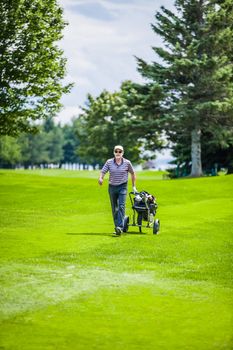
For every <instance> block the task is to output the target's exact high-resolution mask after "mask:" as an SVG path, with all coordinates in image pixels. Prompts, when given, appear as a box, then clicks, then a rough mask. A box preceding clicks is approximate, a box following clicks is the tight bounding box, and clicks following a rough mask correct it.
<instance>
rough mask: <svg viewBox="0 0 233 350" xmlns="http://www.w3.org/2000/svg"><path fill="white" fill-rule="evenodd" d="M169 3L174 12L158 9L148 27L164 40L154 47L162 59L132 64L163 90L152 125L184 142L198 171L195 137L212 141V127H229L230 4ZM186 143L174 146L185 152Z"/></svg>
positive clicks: (232, 84) (232, 99) (232, 93)
mask: <svg viewBox="0 0 233 350" xmlns="http://www.w3.org/2000/svg"><path fill="white" fill-rule="evenodd" d="M175 6H176V8H177V14H174V13H172V12H171V11H169V10H167V9H165V8H164V7H162V8H161V12H158V13H157V14H156V16H155V17H156V21H157V22H156V24H155V25H153V26H152V28H153V30H154V31H155V33H157V34H159V35H160V36H161V37H162V39H163V40H164V43H165V48H160V47H155V48H154V51H155V53H156V55H157V56H159V58H160V62H161V59H162V63H158V62H154V63H152V64H147V63H146V62H145V61H143V60H141V59H138V67H139V71H140V72H141V74H142V75H143V76H144V77H145V78H147V79H149V81H150V83H151V84H153V83H154V84H155V85H158V84H159V86H161V87H162V88H163V91H164V94H165V95H164V99H163V101H161V108H162V113H160V114H159V115H155V118H156V119H157V123H158V124H160V128H164V130H165V131H166V134H167V137H168V139H169V141H171V142H172V143H173V144H177V143H179V142H181V140H186V142H187V140H189V142H190V143H191V145H192V150H193V151H192V154H191V157H192V159H190V158H191V157H189V160H192V166H193V167H194V164H195V165H198V164H199V169H198V166H197V167H196V169H193V175H195V171H196V172H197V174H199V175H200V174H201V168H200V165H201V162H200V160H201V159H200V152H198V148H200V146H201V144H200V142H201V141H200V140H198V137H197V135H198V134H200V133H202V134H203V135H204V134H208V133H211V134H212V135H213V139H215V143H216V144H217V143H218V135H217V134H218V131H216V135H215V134H214V130H218V129H219V128H220V129H222V128H225V129H229V128H230V129H231V130H232V128H233V118H232V113H233V108H232V106H233V79H232V77H233V75H232V72H233V70H232V69H233V66H232V60H231V57H232V47H233V39H232V38H233V27H232V18H233V11H232V2H230V1H228V0H225V1H221V2H220V3H219V4H218V2H217V3H216V2H209V1H205V0H204V1H194V0H177V1H176V3H175ZM151 110H153V107H151ZM192 136H193V138H192ZM228 140H229V138H228ZM226 141H227V139H226ZM191 145H189V146H188V145H187V144H186V143H185V144H183V145H182V144H181V145H180V146H178V147H180V148H184V149H187V148H188V147H189V149H190V151H191ZM228 146H230V144H228ZM204 147H205V145H203V148H204ZM213 152H214V150H213Z"/></svg>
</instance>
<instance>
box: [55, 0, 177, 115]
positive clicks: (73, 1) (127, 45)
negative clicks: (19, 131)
mask: <svg viewBox="0 0 233 350" xmlns="http://www.w3.org/2000/svg"><path fill="white" fill-rule="evenodd" d="M59 1H60V4H61V5H62V6H63V7H64V17H65V19H66V20H67V21H68V22H69V25H68V26H67V27H66V29H65V31H64V39H63V41H62V43H61V45H62V48H63V49H64V53H65V56H66V57H67V59H68V62H67V71H68V76H67V78H66V81H73V82H74V83H75V88H73V90H72V92H71V93H70V94H69V95H66V96H64V97H63V99H62V102H63V104H64V106H65V107H67V108H65V109H64V110H63V112H62V116H63V117H62V118H64V115H65V113H66V112H67V113H68V111H71V109H72V108H78V106H79V105H83V103H84V101H85V98H86V95H87V93H91V94H93V95H94V96H96V95H98V94H99V93H100V92H101V91H102V90H103V89H107V90H109V91H114V90H117V89H118V88H119V86H120V84H121V82H122V81H123V80H126V79H131V80H134V81H142V78H141V76H140V74H139V73H138V72H137V64H136V61H135V58H134V55H136V56H138V57H141V58H144V59H145V60H147V61H152V60H153V59H155V56H154V53H153V50H152V49H151V46H156V45H159V46H160V45H161V40H160V38H159V37H157V36H156V35H155V34H154V32H153V31H152V29H151V26H150V23H154V14H155V13H156V11H157V10H159V7H160V6H161V5H164V6H166V7H170V8H171V3H172V0H158V1H157V2H156V3H155V1H154V0H130V1H129V0H128V1H127V0H125V1H123V0H117V1H116V0H85V1H84V0H59ZM80 6H81V7H80ZM93 7H94V8H95V10H96V18H94V17H93V14H94V11H93ZM97 10H98V11H97ZM71 106H72V107H71ZM73 106H77V107H73ZM59 118H60V117H59ZM67 118H68V116H67Z"/></svg>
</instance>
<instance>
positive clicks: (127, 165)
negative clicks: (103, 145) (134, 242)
mask: <svg viewBox="0 0 233 350" xmlns="http://www.w3.org/2000/svg"><path fill="white" fill-rule="evenodd" d="M123 155H124V149H123V147H122V146H121V145H117V146H115V147H114V158H110V159H108V160H107V161H106V163H105V164H104V166H103V168H102V170H101V172H100V176H99V184H100V185H102V184H103V181H104V175H105V174H106V173H107V172H109V174H110V176H109V187H108V193H109V197H110V201H111V206H112V215H113V220H114V225H115V233H116V234H117V235H120V234H121V233H122V232H123V224H124V217H125V202H126V195H127V183H128V173H130V174H131V180H132V186H133V191H134V192H137V190H136V187H135V184H136V175H135V171H134V169H133V166H132V164H131V162H130V161H129V160H128V159H126V158H123Z"/></svg>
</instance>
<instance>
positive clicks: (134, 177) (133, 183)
mask: <svg viewBox="0 0 233 350" xmlns="http://www.w3.org/2000/svg"><path fill="white" fill-rule="evenodd" d="M131 180H132V187H133V192H134V193H136V192H137V189H136V174H135V172H133V173H131Z"/></svg>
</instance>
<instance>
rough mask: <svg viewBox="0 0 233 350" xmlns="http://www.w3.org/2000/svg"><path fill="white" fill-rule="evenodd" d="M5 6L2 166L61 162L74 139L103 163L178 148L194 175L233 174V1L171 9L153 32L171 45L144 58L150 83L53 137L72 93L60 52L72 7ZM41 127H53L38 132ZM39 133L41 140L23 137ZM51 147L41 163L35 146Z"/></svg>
mask: <svg viewBox="0 0 233 350" xmlns="http://www.w3.org/2000/svg"><path fill="white" fill-rule="evenodd" d="M0 3H1V5H2V9H3V11H2V13H1V16H2V21H1V22H0V29H1V30H0V45H1V46H0V51H1V53H2V55H1V60H0V68H1V76H0V87H1V93H0V98H1V105H0V125H1V126H0V134H1V135H4V136H3V138H2V139H1V154H2V156H1V157H2V158H1V159H3V155H4V154H5V155H4V157H5V158H6V154H7V153H8V154H10V152H11V153H12V159H13V158H14V157H16V155H17V154H18V155H19V154H20V152H21V155H23V159H24V160H23V161H24V162H29V158H30V157H31V158H30V161H31V162H32V159H33V157H35V158H34V161H35V162H38V163H40V162H41V160H44V161H45V160H46V159H47V161H48V160H52V161H53V162H54V161H55V160H58V159H59V160H60V161H61V159H62V160H63V159H65V158H64V157H63V156H62V154H63V155H64V154H66V147H67V149H69V147H71V145H68V138H69V137H70V138H71V139H72V140H73V141H72V147H74V149H75V150H73V151H74V152H73V151H72V152H73V156H74V158H75V157H76V158H75V159H79V160H82V161H85V162H87V163H89V164H93V165H96V164H99V165H101V164H102V163H103V162H104V161H105V160H106V158H108V157H111V156H112V149H113V146H114V145H115V144H117V143H120V144H123V145H124V146H125V149H126V150H127V154H126V155H127V157H129V158H130V159H131V160H132V161H134V162H138V161H139V159H140V158H142V157H144V158H150V157H151V158H153V157H154V152H155V151H156V150H160V149H163V148H170V149H171V151H172V155H173V156H175V158H176V161H175V162H176V164H177V166H178V167H179V168H180V169H183V170H184V172H185V173H188V172H189V173H190V174H191V176H201V175H202V174H203V170H204V171H207V170H208V169H210V168H213V166H215V167H227V168H228V172H229V173H231V172H232V171H233V157H232V154H233V3H232V1H231V0H211V1H208V0H176V1H175V3H174V5H175V11H173V12H172V11H170V10H168V9H166V8H165V7H163V6H162V7H161V10H160V11H158V12H157V13H156V14H155V23H153V24H152V25H151V26H152V30H153V31H154V32H155V34H156V35H159V36H160V37H161V38H162V40H163V46H162V47H153V48H152V49H153V51H154V54H155V59H154V61H153V62H151V63H148V62H146V61H145V60H143V59H141V58H138V57H136V62H137V69H138V71H139V73H140V74H141V75H142V77H143V78H144V83H142V84H137V83H134V82H131V81H124V82H123V83H122V85H121V87H120V88H119V90H118V91H115V92H113V93H112V92H111V93H110V92H108V91H106V90H104V91H102V92H101V94H100V95H99V96H97V97H93V96H91V95H88V96H87V102H86V104H85V106H84V107H83V108H82V113H81V115H80V116H79V117H78V118H76V119H75V121H73V123H72V125H71V126H65V127H64V128H63V127H61V126H55V125H53V126H52V129H51V130H50V131H48V130H46V128H47V129H48V123H50V126H51V118H52V117H53V116H54V115H56V113H57V111H58V110H59V108H60V107H61V105H60V102H59V101H60V97H61V95H62V94H63V93H68V92H69V91H70V89H71V84H68V85H63V83H62V79H63V78H64V76H65V63H66V60H65V59H64V57H63V52H62V50H60V49H59V48H58V47H57V45H56V42H57V41H58V40H60V39H61V37H62V30H63V28H64V26H65V25H66V23H65V21H64V20H63V17H62V9H61V8H60V7H59V6H58V4H57V2H56V0H52V1H49V0H46V1H44V2H41V1H39V0H33V1H28V0H15V1H14V2H8V1H6V0H0ZM25 14H26V15H25ZM38 119H45V120H46V121H45V123H43V124H42V125H41V124H40V126H38V123H37V124H36V123H35V121H36V120H38ZM68 129H69V131H68ZM36 130H37V131H38V130H39V131H40V133H39V134H37V135H35V136H33V135H32V134H29V135H27V136H26V135H25V134H23V132H25V131H27V132H28V131H29V132H34V131H36ZM71 130H72V131H71ZM69 132H70V133H71V134H72V133H73V134H72V135H73V136H69V137H68V136H67V135H68V134H69ZM71 134H70V135H71ZM9 136H13V137H17V136H18V139H17V140H16V139H12V138H8V137H9ZM72 137H73V138H72ZM45 140H46V145H47V146H44V150H43V151H42V152H41V153H40V155H39V154H38V153H37V152H36V150H35V153H34V156H32V149H33V144H37V147H36V148H37V149H39V146H38V145H40V147H41V149H43V144H44V142H45ZM51 144H53V146H54V147H53V150H52V147H50V145H51ZM17 147H18V148H17ZM13 149H14V152H13V151H12V150H13ZM17 152H18V153H17ZM30 152H31V153H30ZM36 153H37V154H36ZM29 154H30V157H29ZM36 157H37V158H36ZM62 157H63V158H62ZM8 158H9V157H8Z"/></svg>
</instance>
